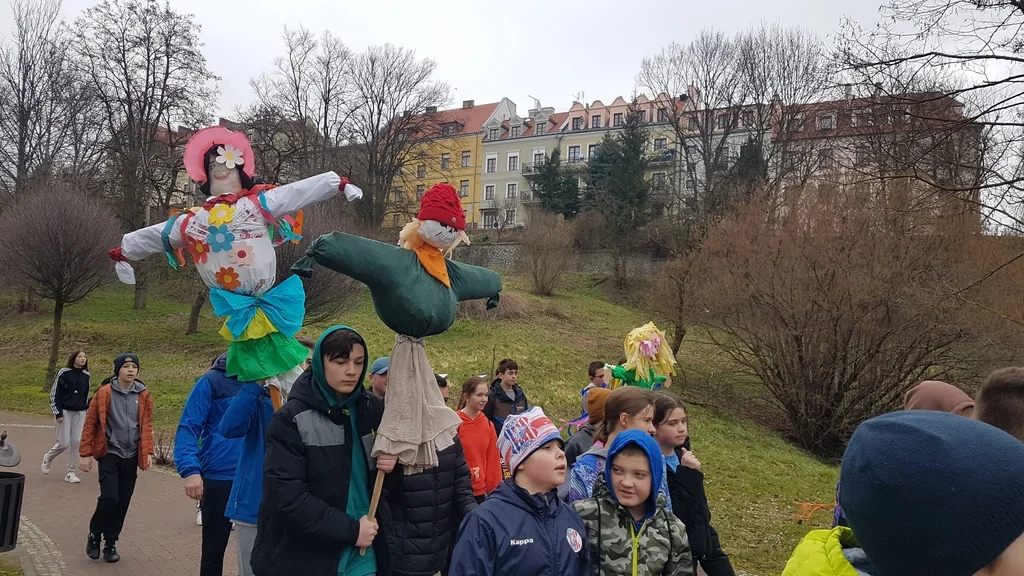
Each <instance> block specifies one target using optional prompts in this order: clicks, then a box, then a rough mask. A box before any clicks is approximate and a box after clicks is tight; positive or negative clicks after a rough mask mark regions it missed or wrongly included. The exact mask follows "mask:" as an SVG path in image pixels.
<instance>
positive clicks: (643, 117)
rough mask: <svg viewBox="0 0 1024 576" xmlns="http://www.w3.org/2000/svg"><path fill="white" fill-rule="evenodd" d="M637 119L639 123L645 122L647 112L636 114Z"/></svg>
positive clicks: (642, 111)
mask: <svg viewBox="0 0 1024 576" xmlns="http://www.w3.org/2000/svg"><path fill="white" fill-rule="evenodd" d="M637 118H639V119H640V123H644V122H647V110H641V111H640V113H639V114H637Z"/></svg>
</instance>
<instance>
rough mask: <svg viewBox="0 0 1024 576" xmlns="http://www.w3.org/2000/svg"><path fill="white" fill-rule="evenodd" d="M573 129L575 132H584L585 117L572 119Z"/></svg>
mask: <svg viewBox="0 0 1024 576" xmlns="http://www.w3.org/2000/svg"><path fill="white" fill-rule="evenodd" d="M572 129H573V130H582V129H583V117H582V116H577V117H575V118H573V119H572Z"/></svg>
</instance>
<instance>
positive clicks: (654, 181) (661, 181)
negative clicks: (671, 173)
mask: <svg viewBox="0 0 1024 576" xmlns="http://www.w3.org/2000/svg"><path fill="white" fill-rule="evenodd" d="M651 188H652V189H654V190H662V189H664V188H665V173H664V172H658V173H656V174H653V175H652V176H651Z"/></svg>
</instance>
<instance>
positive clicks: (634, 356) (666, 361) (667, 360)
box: [622, 322, 676, 380]
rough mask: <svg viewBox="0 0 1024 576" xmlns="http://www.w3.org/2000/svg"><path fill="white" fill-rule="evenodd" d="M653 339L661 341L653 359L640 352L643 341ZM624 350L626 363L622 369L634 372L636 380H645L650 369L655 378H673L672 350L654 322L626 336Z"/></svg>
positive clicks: (674, 361)
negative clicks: (652, 370)
mask: <svg viewBox="0 0 1024 576" xmlns="http://www.w3.org/2000/svg"><path fill="white" fill-rule="evenodd" d="M655 338H660V339H661V346H660V347H659V349H658V353H657V354H656V355H655V356H654V358H651V357H649V356H647V355H645V354H644V353H643V352H642V351H641V344H642V343H643V342H644V341H645V340H654V339H655ZM625 349H626V363H625V364H623V366H622V367H623V368H625V369H626V370H635V371H636V376H637V378H639V379H644V380H646V379H647V378H648V374H650V373H651V369H652V368H653V369H654V375H655V376H675V374H676V368H675V366H676V359H675V358H673V357H672V349H671V348H670V347H669V344H668V340H666V339H665V333H664V332H662V331H661V330H659V329H658V327H657V326H655V325H654V322H648V323H647V324H644V325H643V326H641V327H639V328H636V329H634V330H633V331H632V332H630V333H629V335H627V336H626V344H625Z"/></svg>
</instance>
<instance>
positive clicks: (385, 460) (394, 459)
mask: <svg viewBox="0 0 1024 576" xmlns="http://www.w3.org/2000/svg"><path fill="white" fill-rule="evenodd" d="M395 464H398V455H396V454H381V455H379V456H377V470H380V471H381V472H384V473H385V474H390V473H391V472H392V471H394V469H395Z"/></svg>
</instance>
